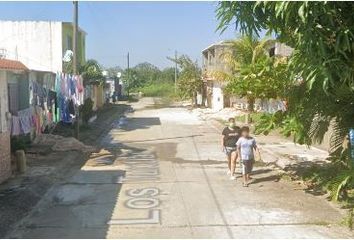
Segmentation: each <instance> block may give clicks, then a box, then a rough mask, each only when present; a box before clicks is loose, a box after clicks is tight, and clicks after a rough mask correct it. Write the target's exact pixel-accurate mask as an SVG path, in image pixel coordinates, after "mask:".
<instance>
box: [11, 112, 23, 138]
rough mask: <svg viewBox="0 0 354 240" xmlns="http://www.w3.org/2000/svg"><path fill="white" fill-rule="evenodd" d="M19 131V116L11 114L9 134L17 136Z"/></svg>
mask: <svg viewBox="0 0 354 240" xmlns="http://www.w3.org/2000/svg"><path fill="white" fill-rule="evenodd" d="M20 133H21V127H20V118H19V117H17V116H12V119H11V135H12V136H18V135H20Z"/></svg>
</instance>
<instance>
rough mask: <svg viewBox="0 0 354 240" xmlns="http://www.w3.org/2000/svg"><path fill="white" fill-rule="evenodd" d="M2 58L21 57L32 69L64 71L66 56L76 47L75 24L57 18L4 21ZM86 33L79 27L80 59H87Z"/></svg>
mask: <svg viewBox="0 0 354 240" xmlns="http://www.w3.org/2000/svg"><path fill="white" fill-rule="evenodd" d="M0 32H1V40H0V53H1V55H2V58H6V59H11V60H16V61H21V62H22V63H23V64H25V65H26V66H27V67H28V68H29V69H30V70H34V71H40V72H52V73H56V72H58V71H60V72H61V71H63V56H64V54H65V52H66V50H72V49H73V25H72V24H71V23H69V22H57V21H0ZM85 38H86V33H85V32H84V31H83V30H81V29H79V30H78V56H79V57H78V62H79V64H84V63H85V57H86V51H85V49H86V46H85V45H86V42H85Z"/></svg>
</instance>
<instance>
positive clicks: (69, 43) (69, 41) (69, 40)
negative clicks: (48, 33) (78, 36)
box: [66, 35, 73, 50]
mask: <svg viewBox="0 0 354 240" xmlns="http://www.w3.org/2000/svg"><path fill="white" fill-rule="evenodd" d="M66 50H73V38H72V37H71V36H70V35H67V36H66Z"/></svg>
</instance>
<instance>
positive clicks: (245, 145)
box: [236, 127, 260, 187]
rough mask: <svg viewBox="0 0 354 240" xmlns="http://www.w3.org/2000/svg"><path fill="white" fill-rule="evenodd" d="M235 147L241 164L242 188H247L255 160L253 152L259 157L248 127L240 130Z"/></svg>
mask: <svg viewBox="0 0 354 240" xmlns="http://www.w3.org/2000/svg"><path fill="white" fill-rule="evenodd" d="M236 146H237V152H238V154H239V156H240V164H242V175H243V186H244V187H248V184H249V181H250V174H251V172H252V169H253V163H254V160H255V158H254V151H256V152H257V154H258V155H259V156H260V153H259V149H258V147H257V144H256V140H255V139H254V138H253V137H251V136H250V129H249V127H242V128H241V137H240V138H239V139H238V141H237V142H236Z"/></svg>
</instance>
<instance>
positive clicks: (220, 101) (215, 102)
mask: <svg viewBox="0 0 354 240" xmlns="http://www.w3.org/2000/svg"><path fill="white" fill-rule="evenodd" d="M211 101H212V103H211V106H212V109H213V110H221V109H223V108H224V96H223V91H222V88H221V85H220V84H219V83H218V82H216V81H214V84H213V98H212V100H211Z"/></svg>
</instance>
